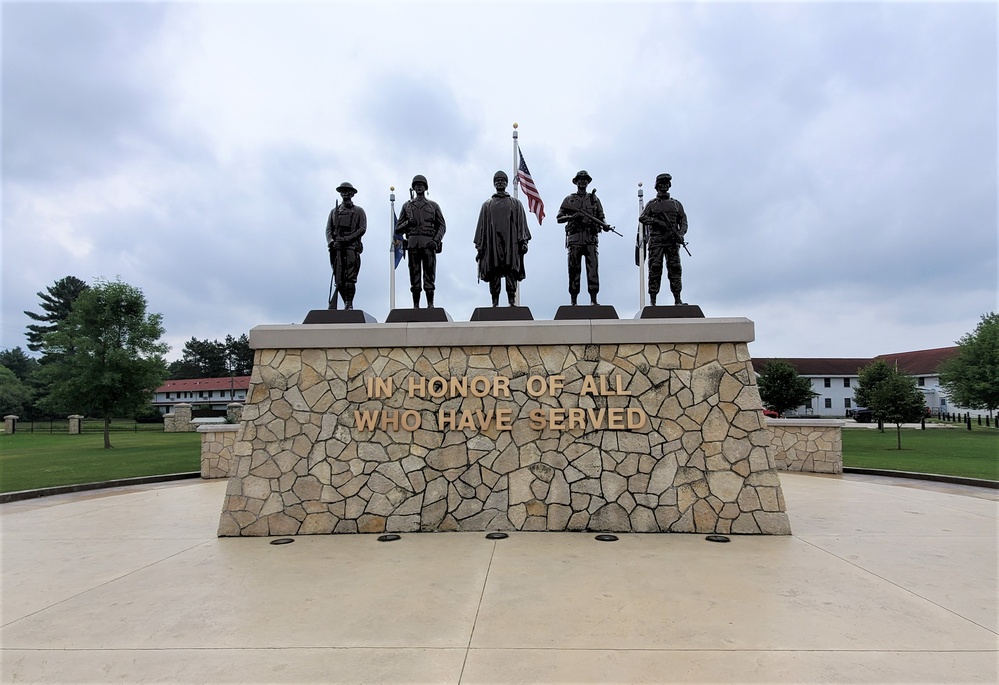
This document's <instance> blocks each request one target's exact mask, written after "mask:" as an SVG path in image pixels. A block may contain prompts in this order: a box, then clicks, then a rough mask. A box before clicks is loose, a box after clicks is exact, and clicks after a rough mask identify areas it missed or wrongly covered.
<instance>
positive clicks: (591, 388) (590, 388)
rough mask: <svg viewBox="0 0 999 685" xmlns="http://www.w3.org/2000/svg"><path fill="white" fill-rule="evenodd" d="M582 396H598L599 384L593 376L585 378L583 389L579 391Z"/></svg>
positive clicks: (587, 375)
mask: <svg viewBox="0 0 999 685" xmlns="http://www.w3.org/2000/svg"><path fill="white" fill-rule="evenodd" d="M579 394H580V395H596V394H597V384H596V381H594V380H593V376H591V375H590V374H586V375H585V376H583V388H582V390H580V391H579Z"/></svg>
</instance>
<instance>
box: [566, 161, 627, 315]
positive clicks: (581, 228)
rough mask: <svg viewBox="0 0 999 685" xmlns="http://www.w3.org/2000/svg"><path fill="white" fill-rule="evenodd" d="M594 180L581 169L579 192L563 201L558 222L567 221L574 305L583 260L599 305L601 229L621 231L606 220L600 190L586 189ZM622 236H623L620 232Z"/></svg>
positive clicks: (577, 178) (592, 298)
mask: <svg viewBox="0 0 999 685" xmlns="http://www.w3.org/2000/svg"><path fill="white" fill-rule="evenodd" d="M592 180H593V179H592V178H591V177H590V175H589V174H588V173H587V172H586V171H579V172H577V173H576V175H575V176H574V177H573V179H572V182H573V183H575V184H576V192H575V193H572V194H571V195H568V196H567V197H566V198H565V199H564V200H562V206H561V207H559V210H558V216H557V217H556V221H558V223H560V224H565V247H566V250H567V251H568V253H569V297H570V298H572V299H571V302H572V304H573V305H575V304H576V299H577V297H578V296H579V287H580V283H579V281H580V276H581V274H582V262H583V260H584V259H585V260H586V289H587V291H588V292H589V293H590V304H591V305H595V304H597V293H598V292H599V291H600V273H599V263H598V259H597V243H598V242H599V237H600V232H601V231H614V233H617V231H615V230H614V227H613V226H611V225H609V224H608V223H607V222H606V221H604V208H603V205H601V204H600V199H599V198H598V197H597V191H596V190H593V191H591V192H589V193H587V192H586V187H587V186H588V185H589V184H590V181H592ZM618 235H621V234H620V233H618Z"/></svg>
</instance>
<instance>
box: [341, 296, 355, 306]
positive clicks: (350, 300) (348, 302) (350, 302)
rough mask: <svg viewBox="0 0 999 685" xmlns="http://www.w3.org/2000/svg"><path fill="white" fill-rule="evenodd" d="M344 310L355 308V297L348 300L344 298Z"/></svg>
mask: <svg viewBox="0 0 999 685" xmlns="http://www.w3.org/2000/svg"><path fill="white" fill-rule="evenodd" d="M343 308H344V309H353V308H354V298H353V297H351V298H350V299H347V298H346V297H345V298H343Z"/></svg>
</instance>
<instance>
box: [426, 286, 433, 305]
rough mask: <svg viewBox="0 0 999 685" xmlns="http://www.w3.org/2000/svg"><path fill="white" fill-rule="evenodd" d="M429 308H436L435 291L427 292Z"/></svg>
mask: <svg viewBox="0 0 999 685" xmlns="http://www.w3.org/2000/svg"><path fill="white" fill-rule="evenodd" d="M427 307H429V308H430V309H433V308H434V291H433V290H428V291H427Z"/></svg>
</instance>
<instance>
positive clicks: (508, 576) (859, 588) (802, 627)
mask: <svg viewBox="0 0 999 685" xmlns="http://www.w3.org/2000/svg"><path fill="white" fill-rule="evenodd" d="M781 480H782V481H783V483H784V492H785V497H786V500H787V506H788V512H789V515H790V518H791V526H792V528H793V530H794V535H793V536H790V537H762V536H761V537H752V536H749V537H736V536H733V538H732V541H731V542H730V543H727V544H720V543H712V542H707V541H706V540H705V538H704V536H702V535H622V536H621V539H620V540H619V541H618V542H612V543H607V542H597V541H595V540H594V536H593V535H592V534H582V533H579V534H572V533H515V534H513V535H511V536H510V537H509V538H508V539H506V540H499V541H491V540H486V539H485V538H484V536H483V535H482V534H480V533H435V534H423V535H417V534H410V535H404V536H403V537H402V539H401V540H399V541H396V542H377V541H376V539H375V536H358V535H354V536H312V537H309V536H304V537H298V538H296V539H295V542H294V543H292V544H286V545H271V544H269V542H270V539H268V538H243V539H232V538H228V539H219V538H216V537H215V528H216V525H217V521H218V516H219V512H220V510H221V505H222V496H223V492H224V489H225V483H224V482H202V481H191V482H181V483H171V484H160V485H152V486H133V487H128V488H117V489H113V490H105V491H95V492H88V493H77V494H73V495H61V496H56V497H49V498H44V499H38V500H29V501H24V502H17V503H11V504H5V505H0V531H2V553H3V560H2V572H3V575H2V580H3V583H2V595H0V599H2V629H0V646H2V652H0V658H2V668H0V673H2V678H3V682H5V683H11V682H17V683H20V682H33V683H111V682H114V683H333V682H355V683H359V682H364V683H464V684H471V683H543V682H551V683H664V682H684V683H715V682H736V683H810V682H839V683H842V682H851V683H889V682H891V683H947V682H953V683H958V682H960V683H966V682H981V683H995V682H997V680H999V665H997V656H999V651H997V648H999V636H997V633H999V610H997V566H999V563H997V562H999V559H997V519H999V502H997V500H999V493H997V492H996V491H994V490H984V489H977V488H969V487H962V486H937V485H921V484H916V483H914V482H913V481H907V482H905V481H903V482H894V481H892V480H891V479H874V478H871V477H865V476H853V475H847V476H842V477H823V476H815V475H806V474H791V473H784V474H781Z"/></svg>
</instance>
